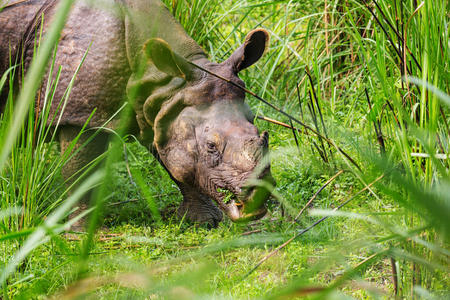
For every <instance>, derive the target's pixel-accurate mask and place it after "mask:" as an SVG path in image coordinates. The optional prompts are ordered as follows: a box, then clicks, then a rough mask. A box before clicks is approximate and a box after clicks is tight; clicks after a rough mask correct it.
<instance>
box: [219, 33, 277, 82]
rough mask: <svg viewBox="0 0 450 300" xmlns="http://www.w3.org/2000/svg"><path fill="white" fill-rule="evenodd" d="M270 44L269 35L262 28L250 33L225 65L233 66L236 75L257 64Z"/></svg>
mask: <svg viewBox="0 0 450 300" xmlns="http://www.w3.org/2000/svg"><path fill="white" fill-rule="evenodd" d="M268 44H269V33H268V32H267V31H266V30H265V29H262V28H258V29H254V30H252V31H250V32H249V33H248V34H247V36H246V37H245V42H244V44H243V45H241V46H240V47H239V48H238V49H237V50H236V51H235V52H234V53H233V54H232V55H231V56H230V57H229V58H228V59H227V60H226V61H224V62H223V64H224V65H231V67H232V68H233V71H234V72H235V74H237V73H239V72H240V71H241V70H243V69H245V68H248V67H250V66H251V65H253V64H254V63H255V62H257V61H258V60H259V59H260V58H261V56H262V55H263V54H264V52H265V51H266V48H267V45H268Z"/></svg>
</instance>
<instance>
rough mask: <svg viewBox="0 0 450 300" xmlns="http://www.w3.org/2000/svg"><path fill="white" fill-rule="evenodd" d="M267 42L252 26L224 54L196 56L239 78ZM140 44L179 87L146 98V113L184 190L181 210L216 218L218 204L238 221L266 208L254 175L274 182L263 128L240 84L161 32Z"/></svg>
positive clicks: (207, 219)
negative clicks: (217, 59)
mask: <svg viewBox="0 0 450 300" xmlns="http://www.w3.org/2000/svg"><path fill="white" fill-rule="evenodd" d="M267 43H268V33H267V32H266V31H265V30H262V29H257V30H254V31H252V32H250V33H249V34H248V35H247V37H246V40H245V43H244V44H243V45H242V46H241V47H239V48H238V49H237V50H236V51H235V52H234V53H233V54H232V55H231V56H230V57H229V58H228V59H227V60H225V61H224V62H222V63H219V64H218V63H213V62H210V61H209V60H207V59H206V58H205V57H203V58H200V59H197V60H195V64H197V65H200V66H201V67H202V68H204V69H206V70H208V71H210V72H212V73H215V74H218V75H220V76H222V77H224V78H226V79H228V80H230V81H232V82H234V83H236V84H238V85H240V86H244V82H243V81H242V80H241V79H240V78H239V77H238V73H239V72H240V71H241V70H243V69H245V68H247V67H249V66H251V65H252V64H254V63H255V62H256V61H257V60H258V59H259V58H260V57H261V56H262V55H263V53H264V51H265V49H266V45H267ZM144 50H145V51H144V52H145V53H146V55H147V57H149V58H150V59H151V60H152V61H153V63H154V65H155V66H156V67H157V68H158V69H159V70H160V71H163V72H164V73H165V74H168V75H170V78H171V81H170V83H169V85H170V86H172V87H176V88H171V89H166V90H164V92H162V93H161V96H158V97H154V98H153V99H152V100H151V101H147V102H146V103H145V105H144V109H143V113H144V116H145V118H146V119H147V120H148V121H149V122H150V123H151V124H152V128H153V134H154V138H153V148H154V149H155V150H156V152H157V156H158V158H159V160H160V161H161V163H162V164H163V165H164V167H165V168H166V169H167V171H168V172H169V173H170V175H171V177H172V178H173V179H174V180H175V182H176V183H177V184H178V186H179V187H180V190H181V192H182V193H183V196H184V201H183V203H182V205H181V207H180V209H179V210H178V212H179V214H181V215H184V214H186V215H187V217H188V218H189V219H191V220H193V221H198V222H207V223H210V224H211V225H213V226H215V225H217V223H218V222H219V221H220V220H221V219H222V212H220V210H221V211H223V212H224V213H225V214H226V215H227V216H228V217H229V218H230V219H231V220H232V221H235V222H238V221H245V220H251V219H257V218H260V217H262V216H264V214H265V213H266V208H265V202H266V200H267V198H268V197H269V196H270V192H269V191H268V190H267V186H266V187H263V186H261V185H255V183H254V182H255V180H254V179H264V180H266V181H269V182H270V183H271V184H274V180H273V178H272V176H271V173H270V165H269V163H268V161H267V159H266V157H267V153H268V133H267V132H262V133H261V134H260V133H259V132H258V129H257V128H256V127H255V125H254V124H253V119H254V115H253V114H252V112H251V110H250V108H249V106H248V105H247V104H246V103H245V101H244V100H245V93H244V91H243V90H242V89H240V88H238V87H236V86H234V85H232V84H230V83H229V82H226V81H224V80H223V79H220V78H218V77H216V76H213V75H211V74H209V73H207V72H204V71H202V70H200V69H199V68H197V67H195V66H193V65H192V64H190V63H189V62H188V61H187V60H186V59H185V58H183V57H181V56H180V55H178V54H176V53H174V52H173V51H172V50H171V49H170V47H169V45H168V44H167V43H166V42H164V41H163V40H160V39H152V40H150V41H149V42H148V43H147V44H146V46H145V48H144ZM158 99H159V100H158ZM158 102H160V103H159V104H155V103H158ZM161 103H162V104H161ZM155 105H156V106H158V107H160V108H159V109H155ZM156 110H157V111H156ZM252 179H253V181H252ZM211 200H213V201H211ZM213 202H215V204H216V206H215V205H213V204H212V203H213ZM217 207H219V208H220V210H218V209H217Z"/></svg>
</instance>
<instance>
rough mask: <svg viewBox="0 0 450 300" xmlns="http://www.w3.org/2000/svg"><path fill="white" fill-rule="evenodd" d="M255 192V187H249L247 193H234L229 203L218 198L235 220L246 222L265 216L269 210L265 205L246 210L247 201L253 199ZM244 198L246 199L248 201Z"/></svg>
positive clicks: (220, 204) (218, 201) (229, 215)
mask: <svg viewBox="0 0 450 300" xmlns="http://www.w3.org/2000/svg"><path fill="white" fill-rule="evenodd" d="M254 194H255V188H251V189H248V190H247V191H246V193H245V194H243V193H240V195H239V197H238V196H236V194H234V193H233V196H232V198H231V199H228V201H227V203H224V202H223V199H222V198H219V199H217V203H218V204H219V206H220V207H222V208H223V210H224V211H225V213H226V214H227V215H228V217H229V218H230V219H231V220H232V221H234V222H245V221H250V220H254V219H259V218H261V217H262V216H264V215H265V213H266V211H267V210H266V208H265V206H264V205H262V206H261V207H259V208H257V209H251V210H250V211H246V203H247V202H251V201H252V197H253V196H254ZM222 196H224V193H222ZM242 199H246V201H244V200H242Z"/></svg>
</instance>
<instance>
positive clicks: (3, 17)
mask: <svg viewBox="0 0 450 300" xmlns="http://www.w3.org/2000/svg"><path fill="white" fill-rule="evenodd" d="M42 4H43V1H39V0H31V1H25V2H24V1H20V0H16V1H10V2H8V4H7V5H6V6H5V7H3V10H2V11H1V12H0V25H1V26H0V74H3V73H4V72H5V71H6V69H8V67H9V65H10V63H9V61H10V55H13V54H14V53H16V51H17V46H18V45H19V43H20V40H21V38H22V36H23V34H24V33H25V31H26V30H27V27H28V26H29V24H30V23H31V21H32V20H33V19H34V16H35V15H36V14H37V12H38V11H39V9H40V8H41V7H42ZM11 59H12V60H14V58H13V57H11Z"/></svg>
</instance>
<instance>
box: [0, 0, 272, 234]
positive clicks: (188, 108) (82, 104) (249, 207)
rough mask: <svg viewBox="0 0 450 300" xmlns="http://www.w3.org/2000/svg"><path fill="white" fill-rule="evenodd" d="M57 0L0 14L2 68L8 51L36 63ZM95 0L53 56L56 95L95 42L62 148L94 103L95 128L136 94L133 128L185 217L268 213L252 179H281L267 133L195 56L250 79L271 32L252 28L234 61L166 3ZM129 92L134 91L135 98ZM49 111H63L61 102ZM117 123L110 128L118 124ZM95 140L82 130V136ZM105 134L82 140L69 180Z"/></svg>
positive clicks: (34, 1) (67, 171)
mask: <svg viewBox="0 0 450 300" xmlns="http://www.w3.org/2000/svg"><path fill="white" fill-rule="evenodd" d="M57 2H58V1H54V0H30V1H25V2H24V1H12V3H11V4H9V5H8V6H7V7H5V8H4V9H3V11H2V12H0V72H1V73H3V72H4V71H5V70H6V69H7V68H8V66H9V53H10V50H11V51H12V53H14V52H15V53H16V54H17V53H22V52H23V53H24V55H23V63H24V66H25V69H26V68H27V67H28V66H29V64H30V62H31V58H32V54H33V47H34V43H35V40H36V36H35V33H36V32H39V26H40V24H41V21H42V16H44V17H43V20H44V22H43V24H44V25H43V31H44V33H45V31H46V30H47V29H48V26H49V24H50V23H51V21H52V18H53V17H54V14H55V8H56V6H57ZM91 2H92V3H95V6H94V5H90V4H87V3H86V2H82V1H76V3H75V5H74V7H73V8H72V11H71V14H70V16H69V18H68V21H67V23H66V26H65V28H64V30H63V31H62V33H61V38H60V41H59V44H58V50H57V54H56V57H55V64H56V66H62V74H61V77H60V82H59V86H58V88H57V91H56V95H55V99H61V98H62V96H63V94H64V91H65V89H66V87H67V85H68V84H69V82H70V80H71V78H72V76H73V74H74V71H75V70H76V68H77V67H78V65H79V63H80V61H81V59H82V57H83V55H84V54H85V51H86V50H87V49H88V47H89V45H90V49H89V52H88V54H87V57H86V60H85V61H84V63H83V65H82V67H81V69H80V71H79V73H78V76H77V78H76V80H75V83H74V85H73V88H72V92H71V94H70V98H69V100H68V103H67V106H66V108H65V110H64V112H63V114H62V116H61V123H60V126H61V127H60V144H61V150H62V151H64V150H65V149H66V148H67V146H68V144H69V143H70V141H71V140H72V139H73V138H74V137H75V136H76V134H77V133H78V132H79V130H80V129H81V126H82V125H83V124H84V123H85V122H86V120H87V118H88V117H89V115H90V114H91V113H92V111H93V110H94V109H96V112H95V114H94V116H93V117H92V119H91V120H90V123H89V126H90V127H96V126H101V125H102V124H104V123H105V121H106V120H108V119H109V118H110V117H111V116H112V115H113V114H114V113H115V112H116V111H117V110H118V109H119V107H120V106H122V104H123V103H124V101H129V102H130V103H133V104H132V105H133V108H134V118H133V120H132V122H131V123H132V124H131V125H130V126H129V133H131V134H134V135H136V136H137V137H138V138H139V140H140V142H141V143H142V144H143V145H145V146H146V147H148V148H149V150H151V152H152V153H154V154H155V155H156V156H157V157H158V160H159V161H160V162H161V163H162V164H163V166H164V167H165V169H166V170H167V171H168V172H169V174H170V176H171V178H172V179H173V180H174V181H175V182H176V183H177V185H178V187H179V188H180V191H181V193H182V194H183V198H184V199H183V201H182V203H181V205H180V207H179V209H178V214H179V215H182V216H183V215H185V216H186V217H187V218H188V219H190V220H192V221H196V222H207V223H210V224H211V225H213V226H215V225H217V224H218V222H220V221H221V220H222V212H224V213H225V214H226V215H227V216H228V217H229V218H230V219H231V220H233V221H243V220H249V219H256V218H260V217H262V216H263V215H264V214H265V212H266V209H265V201H266V199H267V198H268V197H269V192H268V191H267V190H266V189H265V188H262V187H258V186H255V185H253V186H252V185H249V184H248V182H249V180H251V179H265V180H267V181H269V182H270V183H271V184H274V181H273V179H272V176H271V173H270V165H269V163H268V162H267V159H265V157H266V156H267V155H266V154H267V152H268V150H267V149H268V134H267V132H263V133H261V134H260V133H259V132H258V129H257V128H256V127H255V126H254V125H253V119H254V116H253V114H252V112H251V111H250V108H249V106H248V105H247V104H246V103H245V101H244V100H245V94H244V92H243V91H242V90H241V89H239V88H237V87H235V86H234V85H232V84H230V83H227V82H225V81H223V80H220V79H219V78H217V77H214V76H212V75H210V74H207V73H205V72H203V71H201V70H199V69H198V68H195V67H193V66H192V65H191V64H190V63H189V61H191V62H193V63H195V64H197V65H200V66H201V67H203V68H205V69H207V70H209V71H211V72H213V73H216V74H219V75H221V76H223V77H225V78H228V79H229V80H231V81H232V82H234V83H237V84H239V85H241V86H244V82H243V81H242V80H241V79H240V78H239V77H238V73H239V72H240V71H241V70H243V69H245V68H247V67H249V66H251V65H252V64H254V63H255V62H256V61H258V60H259V58H260V57H261V56H262V55H263V53H264V51H265V49H266V47H267V44H268V40H269V36H268V33H267V31H265V30H263V29H255V30H253V31H251V32H250V33H249V34H248V35H247V37H246V38H245V41H244V43H243V44H242V45H241V46H240V47H239V48H238V49H237V50H236V51H235V52H234V53H233V54H232V55H231V56H230V57H229V58H228V59H226V60H225V61H223V62H221V63H215V62H211V61H209V60H208V59H207V56H206V54H205V53H204V52H203V50H202V49H201V47H200V46H199V45H197V43H196V42H195V41H194V40H193V39H192V38H191V37H189V36H188V35H187V34H186V32H185V31H184V29H183V28H182V27H181V25H180V24H179V23H177V22H176V21H175V19H174V18H173V17H172V15H171V14H170V12H169V10H168V9H167V8H166V7H165V6H164V5H163V4H162V3H161V2H159V1H154V0H124V1H113V0H106V1H91ZM55 69H57V68H55ZM55 72H56V71H55ZM47 78H48V75H47V76H46V77H45V78H44V82H45V81H46V80H47ZM131 91H133V94H134V95H135V97H133V99H129V98H128V96H130V95H131V94H132V93H131ZM40 92H41V93H44V90H41V91H40ZM130 97H131V96H130ZM55 102H56V101H55ZM0 103H1V102H0ZM51 114H58V112H57V103H53V104H52V107H51ZM116 121H117V120H114V121H113V122H111V123H110V125H109V126H110V127H112V128H114V127H115V126H116V125H115V124H117V122H116ZM49 125H51V124H49ZM87 138H88V137H87V136H82V138H81V139H80V141H79V144H81V143H83V141H85V140H86V139H87ZM106 141H107V137H106V134H105V135H100V136H99V137H97V138H96V140H94V141H93V142H91V143H89V144H88V145H87V146H86V147H84V148H83V149H82V151H80V152H79V153H78V154H77V155H76V156H75V157H74V158H73V159H72V160H70V161H69V162H68V163H67V165H66V166H65V167H64V168H63V176H64V177H65V178H69V177H70V176H71V175H72V174H74V172H76V171H77V170H79V169H80V168H81V167H82V166H84V165H86V164H87V163H88V162H89V161H91V160H92V159H93V158H95V157H96V156H98V155H99V154H101V153H102V152H103V151H104V150H105V145H106V144H107V142H106ZM263 161H264V162H265V163H264V164H263V166H262V167H258V166H259V165H261V164H260V163H261V162H263ZM255 170H258V172H256V173H255ZM230 194H231V197H230V196H229V195H230ZM81 206H84V207H86V203H85V202H83V203H82V204H81Z"/></svg>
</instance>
